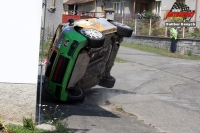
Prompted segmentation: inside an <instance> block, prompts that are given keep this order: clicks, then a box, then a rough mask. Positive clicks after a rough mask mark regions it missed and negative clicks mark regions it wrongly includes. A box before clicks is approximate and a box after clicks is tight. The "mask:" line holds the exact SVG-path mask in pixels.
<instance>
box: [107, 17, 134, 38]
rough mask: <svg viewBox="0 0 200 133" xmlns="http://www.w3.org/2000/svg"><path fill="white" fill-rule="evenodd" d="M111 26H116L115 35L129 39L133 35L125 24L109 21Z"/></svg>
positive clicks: (131, 30)
mask: <svg viewBox="0 0 200 133" xmlns="http://www.w3.org/2000/svg"><path fill="white" fill-rule="evenodd" d="M110 23H111V24H113V25H115V26H117V34H118V35H120V36H123V37H131V36H132V33H133V29H132V28H131V27H129V26H127V25H125V24H122V23H119V22H116V21H110Z"/></svg>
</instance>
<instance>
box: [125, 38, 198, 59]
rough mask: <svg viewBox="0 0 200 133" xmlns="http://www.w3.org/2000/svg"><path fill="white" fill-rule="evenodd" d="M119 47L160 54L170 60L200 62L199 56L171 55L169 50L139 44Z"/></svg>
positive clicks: (126, 44) (127, 44)
mask: <svg viewBox="0 0 200 133" xmlns="http://www.w3.org/2000/svg"><path fill="white" fill-rule="evenodd" d="M121 45H122V46H125V47H129V48H134V49H138V50H141V51H146V52H151V53H156V54H160V55H162V56H168V57H172V58H180V59H187V60H200V56H197V55H190V56H188V55H181V54H179V53H171V52H170V51H169V50H165V49H160V48H155V47H150V46H145V45H140V44H131V43H125V42H122V43H121Z"/></svg>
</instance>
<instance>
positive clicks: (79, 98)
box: [67, 88, 85, 103]
mask: <svg viewBox="0 0 200 133" xmlns="http://www.w3.org/2000/svg"><path fill="white" fill-rule="evenodd" d="M68 94H69V97H68V100H67V101H69V102H80V103H82V102H83V101H84V99H85V91H84V90H83V89H82V88H73V89H70V90H69V91H68Z"/></svg>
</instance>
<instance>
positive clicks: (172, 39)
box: [170, 27, 178, 53]
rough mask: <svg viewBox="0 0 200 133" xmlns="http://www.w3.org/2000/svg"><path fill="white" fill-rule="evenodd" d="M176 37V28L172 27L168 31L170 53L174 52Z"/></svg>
mask: <svg viewBox="0 0 200 133" xmlns="http://www.w3.org/2000/svg"><path fill="white" fill-rule="evenodd" d="M177 36H178V32H177V28H176V27H172V28H171V29H170V38H171V46H170V51H171V52H172V53H175V52H176V39H177Z"/></svg>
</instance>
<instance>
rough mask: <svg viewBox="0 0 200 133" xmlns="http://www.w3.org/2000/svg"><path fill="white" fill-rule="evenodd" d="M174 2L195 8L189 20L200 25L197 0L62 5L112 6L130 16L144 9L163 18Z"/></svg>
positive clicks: (98, 0) (79, 0) (81, 0)
mask: <svg viewBox="0 0 200 133" xmlns="http://www.w3.org/2000/svg"><path fill="white" fill-rule="evenodd" d="M175 2H181V3H184V4H186V5H187V6H189V8H190V10H195V11H196V13H195V15H194V16H193V18H192V19H191V21H195V22H197V25H198V26H200V10H199V9H198V7H200V1H199V0H68V1H67V2H65V3H64V5H68V10H77V11H88V12H104V9H107V8H112V9H114V10H115V14H118V15H121V16H122V17H126V16H128V17H132V18H134V17H135V14H137V13H141V12H143V11H144V10H145V11H150V12H152V13H156V14H158V15H159V16H161V19H163V20H164V19H165V16H166V14H167V12H168V11H169V10H170V9H171V8H172V6H173V4H174V3H175Z"/></svg>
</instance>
